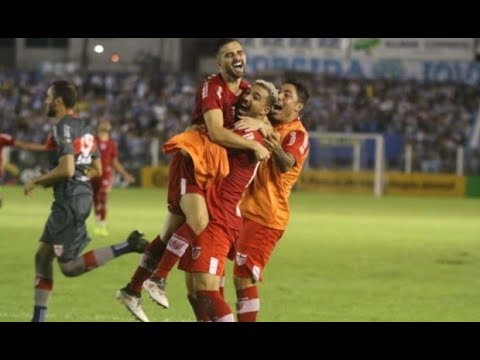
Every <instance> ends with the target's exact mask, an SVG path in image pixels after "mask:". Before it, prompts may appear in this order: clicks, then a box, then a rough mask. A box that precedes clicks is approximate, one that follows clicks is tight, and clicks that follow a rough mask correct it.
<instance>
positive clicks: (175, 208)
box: [117, 39, 270, 321]
mask: <svg viewBox="0 0 480 360" xmlns="http://www.w3.org/2000/svg"><path fill="white" fill-rule="evenodd" d="M216 58H217V63H218V66H219V68H220V73H219V74H217V75H216V76H213V77H211V78H210V79H208V80H207V81H205V82H204V83H203V85H202V86H201V87H200V88H199V89H198V90H197V93H196V98H195V110H194V117H193V124H205V125H206V127H207V129H208V136H209V138H210V139H211V140H212V141H213V142H214V143H217V144H219V145H221V146H224V147H228V148H236V149H249V150H252V151H253V152H254V153H255V156H256V158H257V159H259V160H264V159H266V158H268V156H269V155H270V154H269V152H268V150H267V149H266V148H265V147H264V146H262V145H261V144H260V143H258V142H257V141H254V140H251V139H245V138H244V137H242V136H240V135H238V134H235V133H234V132H233V131H232V130H231V127H232V126H233V116H234V106H235V103H236V102H237V100H238V98H239V96H240V95H241V94H242V92H243V91H245V90H246V89H247V88H248V87H249V85H248V84H247V83H246V82H245V81H243V80H242V76H243V74H244V72H245V65H246V55H245V52H244V51H243V47H242V45H241V43H240V42H239V41H238V40H235V39H224V40H223V41H222V42H220V43H219V44H218V46H217V55H216ZM204 191H205V188H202V186H200V185H199V184H198V183H197V182H196V176H195V168H194V164H193V161H192V159H191V158H190V157H186V156H183V155H182V153H181V152H177V153H176V154H175V156H174V158H173V159H172V162H171V163H170V166H169V185H168V210H169V211H168V215H167V220H166V223H165V225H164V227H163V229H162V231H161V233H160V234H159V235H158V236H157V237H156V238H155V239H154V240H153V241H152V243H151V245H150V246H149V248H148V249H147V250H146V252H145V254H144V256H143V257H142V260H141V263H140V265H139V266H138V267H137V270H136V272H135V274H134V276H133V277H132V279H131V281H130V282H129V283H128V284H127V286H126V287H124V288H122V289H121V290H119V291H118V292H117V299H118V300H119V301H120V302H122V303H123V304H124V305H125V306H126V307H127V309H128V310H129V311H131V312H132V313H133V314H134V315H135V316H136V317H137V318H139V319H140V320H142V321H145V320H146V316H145V314H144V313H143V310H142V308H141V299H140V296H141V290H142V286H143V282H144V281H145V280H146V279H147V278H148V277H150V275H151V273H152V272H153V271H154V270H155V267H156V265H157V264H158V262H159V261H160V258H161V257H162V256H163V254H164V253H165V249H166V244H167V242H168V240H169V239H170V237H171V236H172V234H173V233H175V232H177V233H178V235H179V236H180V237H184V235H183V234H185V233H186V234H191V233H193V234H195V235H198V234H200V233H201V232H202V231H203V230H205V228H206V226H207V224H208V221H209V218H208V210H207V205H206V202H205V197H204ZM158 285H159V286H160V287H164V284H162V283H159V284H158ZM165 305H167V306H168V304H165Z"/></svg>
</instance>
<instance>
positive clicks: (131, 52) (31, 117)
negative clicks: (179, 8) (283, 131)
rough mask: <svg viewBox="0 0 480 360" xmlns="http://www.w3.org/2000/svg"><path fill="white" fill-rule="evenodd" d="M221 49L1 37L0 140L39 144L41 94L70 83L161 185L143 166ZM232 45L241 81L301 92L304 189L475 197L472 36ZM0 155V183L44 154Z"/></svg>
mask: <svg viewBox="0 0 480 360" xmlns="http://www.w3.org/2000/svg"><path fill="white" fill-rule="evenodd" d="M217 40H218V39H216V38H126V39H120V38H2V39H0V132H6V133H9V134H12V135H14V136H16V137H17V138H18V139H21V140H26V141H34V142H44V141H45V140H46V137H47V134H48V131H49V129H50V127H51V123H50V121H49V120H48V119H47V118H46V117H45V113H44V106H43V100H44V96H45V93H46V88H47V86H48V84H49V83H50V82H51V81H53V80H56V79H59V78H66V79H69V80H71V81H73V82H74V83H75V84H76V85H77V87H78V89H79V91H80V101H79V103H78V106H77V111H78V112H79V114H80V116H84V117H88V118H90V119H91V122H92V124H93V125H94V126H95V125H96V123H97V122H98V120H99V119H100V118H102V117H107V118H109V119H110V120H111V122H112V124H113V132H112V137H113V138H114V139H115V140H116V141H117V142H118V144H119V149H120V161H121V162H123V163H124V164H125V165H126V167H127V169H128V170H129V171H131V172H132V173H134V174H136V175H137V178H138V179H139V181H138V182H137V185H139V184H142V185H144V186H156V185H161V184H162V182H163V181H164V178H163V177H162V176H160V177H159V176H158V174H157V175H155V170H151V169H150V170H148V169H149V168H153V169H155V168H157V167H158V166H162V165H165V164H168V161H169V159H168V158H166V157H165V156H164V155H163V154H162V152H161V144H162V143H163V142H164V141H165V140H166V139H168V138H169V137H170V136H172V135H174V134H176V133H178V132H180V131H182V130H183V129H184V128H185V127H186V126H187V125H188V124H189V123H190V121H191V113H192V106H193V102H194V92H195V89H196V87H197V86H199V85H200V83H201V81H202V80H203V79H205V77H206V76H207V75H208V74H211V73H215V72H216V71H217V69H216V64H215V59H214V54H213V52H214V44H215V42H216V41H217ZM240 40H242V42H243V43H244V46H245V49H246V52H247V56H248V59H247V63H248V66H247V69H248V71H247V76H246V78H247V80H250V81H251V80H254V79H256V78H264V79H267V80H270V81H273V82H274V83H275V84H277V85H280V84H281V83H282V81H284V80H285V79H286V78H289V77H292V76H293V77H297V78H300V79H301V80H302V81H304V82H305V83H306V85H307V86H308V87H309V89H310V92H311V98H310V101H309V103H308V105H307V107H306V109H305V111H304V113H303V116H302V121H303V122H304V124H305V126H306V127H307V129H308V131H309V132H310V133H311V136H310V144H311V154H310V159H309V161H308V166H307V167H308V170H307V172H308V171H310V175H309V176H303V177H302V182H301V183H302V184H303V186H305V187H307V188H308V187H314V188H322V187H325V188H326V189H327V190H329V191H337V190H338V191H343V190H345V188H347V190H348V188H349V189H350V190H358V191H373V189H374V187H375V186H376V187H377V190H376V193H377V194H378V195H380V194H384V193H389V192H395V191H397V192H398V191H400V192H404V191H406V190H408V189H410V191H417V190H418V189H419V188H421V189H422V190H421V191H423V189H424V188H425V189H426V190H432V191H433V192H435V193H445V194H447V193H448V194H454V195H460V194H461V195H463V194H464V193H465V192H468V191H469V192H470V194H471V195H477V193H480V190H478V189H477V187H480V182H479V181H477V180H478V179H477V178H476V176H478V175H480V152H479V143H480V119H479V117H478V113H479V112H478V110H479V90H480V89H479V85H480V62H478V60H480V42H479V39H476V38H454V39H451V38H448V39H443V38H243V39H240ZM356 135H358V136H356ZM4 151H5V152H6V153H5V156H6V160H7V161H6V169H5V170H6V177H5V181H6V182H7V183H18V182H22V181H24V180H25V179H26V178H28V177H29V176H31V175H32V174H34V173H36V172H38V171H41V170H42V168H44V167H45V166H47V164H48V155H47V154H35V153H30V152H26V151H19V150H15V149H8V148H6V149H5V150H4ZM142 171H143V173H142ZM152 171H153V172H152ZM362 174H363V175H362ZM416 174H430V175H428V176H427V177H424V175H422V177H421V178H418V177H417V175H416ZM439 174H440V177H439V176H436V175H439ZM375 176H376V177H375ZM432 176H433V177H432ZM159 178H160V179H159ZM152 179H153V180H152ZM162 179H163V180H162ZM425 179H426V180H425ZM425 181H427V182H430V183H431V182H436V183H435V184H434V185H432V186H431V187H428V186H426V185H425ZM412 182H413V183H415V184H414V185H412ZM409 184H410V185H409ZM117 185H121V184H120V183H118V184H117ZM477 185H478V186H477ZM442 189H443V190H442ZM452 191H453V193H452ZM479 195H480V194H479Z"/></svg>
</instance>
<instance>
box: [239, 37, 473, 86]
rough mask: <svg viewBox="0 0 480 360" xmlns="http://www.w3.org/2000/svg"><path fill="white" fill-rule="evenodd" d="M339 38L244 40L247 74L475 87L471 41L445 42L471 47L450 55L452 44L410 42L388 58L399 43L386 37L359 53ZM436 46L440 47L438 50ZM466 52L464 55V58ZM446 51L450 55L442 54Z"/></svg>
mask: <svg viewBox="0 0 480 360" xmlns="http://www.w3.org/2000/svg"><path fill="white" fill-rule="evenodd" d="M344 40H345V39H340V38H307V39H302V38H297V39H292V38H279V39H277V38H270V39H267V38H247V39H244V42H245V48H246V51H247V54H248V61H247V67H248V72H249V73H262V72H272V71H293V72H306V73H323V74H329V75H332V76H336V77H346V78H366V79H377V78H388V79H396V80H407V79H416V80H419V81H454V82H462V83H467V84H471V85H480V63H476V62H474V61H471V59H472V57H473V40H472V39H451V41H452V42H455V41H457V40H458V41H459V43H458V44H459V45H458V48H459V49H461V48H462V45H461V44H463V45H465V47H466V44H467V43H469V44H470V43H471V44H472V49H470V50H466V49H465V50H464V51H460V50H458V51H454V50H453V49H455V47H453V46H452V47H451V52H450V53H448V51H447V50H446V48H448V46H447V45H448V44H447V42H446V40H445V41H443V42H440V40H442V39H416V42H414V44H413V43H412V44H411V46H412V49H410V50H408V51H407V50H405V51H404V52H402V51H403V50H402V51H401V50H398V51H393V49H392V51H391V52H389V54H390V55H388V56H387V55H384V53H383V52H384V51H386V50H385V49H386V48H387V47H391V48H395V47H396V48H398V47H400V45H399V43H395V44H397V45H394V44H393V43H394V40H399V39H388V40H389V41H390V42H392V43H390V42H383V43H381V44H383V45H382V46H380V45H378V46H377V47H374V46H371V49H370V50H368V47H367V45H365V44H363V46H364V49H363V50H361V49H360V47H361V46H360V45H357V48H354V44H355V43H354V40H358V39H351V41H352V42H351V44H350V45H348V46H346V45H345V41H344ZM363 40H368V39H363ZM370 40H372V39H370ZM380 40H382V39H380ZM383 40H385V39H383ZM403 40H405V39H403ZM407 40H409V39H407ZM410 40H412V41H413V40H415V39H410ZM420 40H422V41H420ZM434 40H435V41H434ZM437 40H438V42H437ZM467 40H469V41H467ZM470 40H472V41H471V42H470ZM385 41H386V40H385ZM427 44H429V45H427ZM433 44H437V45H433ZM442 44H443V45H444V46H445V48H444V49H443V50H442V47H441V45H442ZM407 45H408V44H406V45H405V46H407ZM450 45H452V44H450ZM359 46H360V47H359ZM414 46H418V47H421V48H422V49H425V48H427V47H428V46H430V47H432V48H433V47H435V48H436V49H437V52H433V51H432V52H430V53H428V54H430V55H427V53H426V52H425V51H423V50H422V51H423V52H422V51H420V52H417V51H415V50H413V47H414ZM349 49H350V50H349ZM382 49H383V50H382ZM409 52H411V54H410V55H408V54H409ZM469 52H470V55H469V56H467V53H469ZM413 53H417V56H416V57H414V56H413ZM447 53H448V54H450V55H448V56H447V55H446V54H447ZM348 54H350V56H349V55H348ZM421 54H424V55H421ZM442 54H443V55H442ZM455 54H456V55H455ZM409 59H410V60H409ZM414 59H416V60H414Z"/></svg>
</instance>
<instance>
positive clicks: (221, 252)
mask: <svg viewBox="0 0 480 360" xmlns="http://www.w3.org/2000/svg"><path fill="white" fill-rule="evenodd" d="M238 235H239V232H238V231H237V230H233V229H230V228H228V227H226V226H223V225H222V224H220V223H217V222H215V221H210V222H209V223H208V226H207V228H206V229H205V230H204V231H203V232H202V233H201V234H200V236H199V237H197V239H196V241H195V243H194V244H192V245H191V246H190V251H188V250H187V251H186V252H185V254H184V255H183V256H182V258H181V259H180V262H179V263H178V268H179V269H180V270H183V271H187V272H203V273H208V274H212V275H217V276H223V274H224V271H225V263H226V260H227V256H228V253H229V251H230V249H231V248H232V246H233V245H234V243H235V241H236V240H237V239H238Z"/></svg>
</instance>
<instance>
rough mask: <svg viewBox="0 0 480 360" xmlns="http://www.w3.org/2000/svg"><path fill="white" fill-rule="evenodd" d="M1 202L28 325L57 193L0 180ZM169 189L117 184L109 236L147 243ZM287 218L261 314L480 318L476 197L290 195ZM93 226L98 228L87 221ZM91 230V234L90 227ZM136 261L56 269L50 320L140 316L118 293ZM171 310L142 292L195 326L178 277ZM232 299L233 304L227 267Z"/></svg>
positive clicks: (2, 249)
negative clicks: (142, 238) (38, 253)
mask: <svg viewBox="0 0 480 360" xmlns="http://www.w3.org/2000/svg"><path fill="white" fill-rule="evenodd" d="M3 194H4V206H3V208H2V209H0V257H1V261H0V273H1V276H0V295H1V296H0V321H2V322H5V321H29V320H30V318H31V313H32V303H33V289H32V288H33V279H34V268H33V255H34V252H35V250H36V247H37V242H38V238H39V236H40V234H41V232H42V229H43V225H44V223H45V221H46V218H47V216H48V213H49V209H50V204H51V200H52V195H51V191H50V190H42V189H36V190H35V191H34V193H33V196H32V197H31V198H26V197H24V196H23V192H22V188H21V187H4V188H3ZM165 195H166V193H165V190H163V189H152V190H145V189H126V190H124V189H115V190H114V191H113V192H112V193H111V196H110V204H109V205H110V208H109V230H110V236H109V237H107V238H95V237H94V236H93V235H92V242H91V244H90V246H89V249H90V248H93V247H101V246H107V245H110V244H113V243H115V242H118V241H120V240H123V239H124V238H125V236H126V235H127V234H128V233H129V232H130V231H131V230H133V229H135V228H139V229H141V230H143V231H144V232H145V233H146V235H147V237H148V238H149V239H152V238H153V237H154V236H155V235H156V234H157V233H158V231H159V229H160V228H161V226H162V224H163V220H164V217H165V213H166V206H165ZM291 205H292V217H291V221H290V225H289V227H288V229H287V231H286V233H285V235H284V237H283V238H282V240H281V241H280V243H279V245H278V246H277V248H276V250H275V252H274V254H273V256H272V259H271V260H270V264H269V266H268V267H267V269H266V270H265V273H264V275H265V281H264V283H261V284H260V285H259V292H260V296H261V311H260V313H259V316H258V320H259V321H315V322H322V321H353V322H356V321H480V311H479V304H480V219H479V214H480V201H479V200H472V199H460V198H403V197H392V196H391V197H384V198H374V197H373V196H369V195H361V196H360V195H336V194H319V193H315V192H294V193H293V194H292V197H291ZM88 223H89V228H90V229H91V228H92V226H93V218H92V216H91V217H90V218H89V221H88ZM91 234H93V233H92V232H91ZM139 259H140V257H139V255H138V254H129V255H126V256H124V257H121V258H119V259H115V260H113V261H112V262H111V263H109V264H107V265H106V266H104V267H102V268H100V269H97V270H95V271H93V272H90V273H87V274H84V275H82V276H80V277H78V278H70V279H68V278H65V277H64V276H63V275H62V274H61V272H60V271H59V269H58V265H57V264H56V263H55V265H54V291H53V295H52V297H51V300H50V305H49V314H48V318H47V319H48V321H52V322H57V321H61V322H95V321H115V322H116V321H124V322H130V321H133V318H132V316H131V315H130V314H129V313H128V312H127V311H126V310H125V309H124V308H123V306H122V305H120V304H119V303H118V302H117V301H116V300H115V299H114V295H115V292H116V290H117V289H119V288H120V287H122V286H124V285H125V283H126V282H127V281H128V280H129V279H130V276H131V275H132V273H133V271H134V269H135V268H136V266H137V264H138V261H139ZM167 290H168V293H169V299H170V303H171V306H170V309H168V310H162V309H161V308H160V307H159V306H156V305H155V304H154V303H152V302H151V301H150V300H149V299H148V296H146V295H144V307H145V311H146V313H147V315H148V316H149V317H150V320H151V321H194V317H193V314H192V312H191V310H190V307H189V305H188V302H187V300H186V296H185V287H184V284H183V273H181V272H179V271H177V270H175V271H173V272H172V274H171V275H170V278H169V280H168V285H167ZM226 294H227V300H228V302H229V304H230V305H231V307H232V309H234V306H235V305H234V304H235V297H234V291H233V288H232V280H231V264H229V266H228V269H227V290H226Z"/></svg>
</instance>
